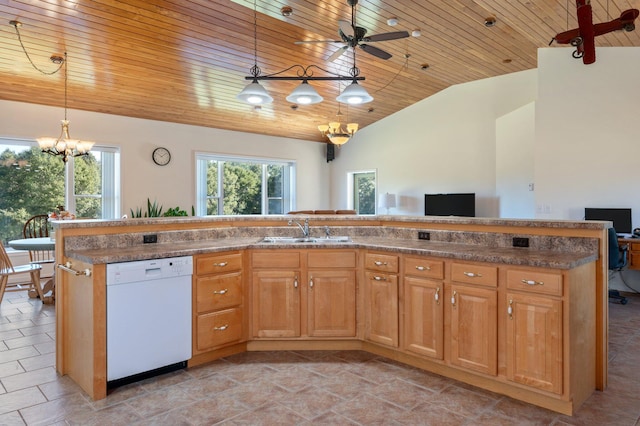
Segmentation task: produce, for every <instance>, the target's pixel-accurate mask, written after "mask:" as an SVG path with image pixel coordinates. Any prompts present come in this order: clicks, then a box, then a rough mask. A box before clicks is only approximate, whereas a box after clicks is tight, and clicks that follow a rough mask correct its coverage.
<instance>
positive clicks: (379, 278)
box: [373, 275, 387, 281]
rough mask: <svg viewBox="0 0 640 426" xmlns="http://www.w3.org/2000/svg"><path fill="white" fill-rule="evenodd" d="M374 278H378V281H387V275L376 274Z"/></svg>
mask: <svg viewBox="0 0 640 426" xmlns="http://www.w3.org/2000/svg"><path fill="white" fill-rule="evenodd" d="M373 279H374V280H376V281H386V280H387V277H379V276H377V275H374V276H373Z"/></svg>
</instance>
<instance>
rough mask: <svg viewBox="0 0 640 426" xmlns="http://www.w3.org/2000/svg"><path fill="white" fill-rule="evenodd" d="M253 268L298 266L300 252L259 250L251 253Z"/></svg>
mask: <svg viewBox="0 0 640 426" xmlns="http://www.w3.org/2000/svg"><path fill="white" fill-rule="evenodd" d="M251 266H253V267H254V268H300V253H298V252H295V253H294V252H287V251H282V250H273V251H259V252H254V253H252V255H251Z"/></svg>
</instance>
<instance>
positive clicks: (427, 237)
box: [418, 231, 431, 240]
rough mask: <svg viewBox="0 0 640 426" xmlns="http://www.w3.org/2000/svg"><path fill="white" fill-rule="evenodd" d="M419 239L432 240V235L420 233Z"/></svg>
mask: <svg viewBox="0 0 640 426" xmlns="http://www.w3.org/2000/svg"><path fill="white" fill-rule="evenodd" d="M418 239H419V240H430V239H431V233H430V232H425V231H418Z"/></svg>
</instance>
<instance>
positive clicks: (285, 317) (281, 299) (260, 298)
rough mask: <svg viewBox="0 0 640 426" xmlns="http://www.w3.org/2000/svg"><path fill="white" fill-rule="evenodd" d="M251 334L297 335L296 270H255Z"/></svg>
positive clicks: (298, 307) (268, 335)
mask: <svg viewBox="0 0 640 426" xmlns="http://www.w3.org/2000/svg"><path fill="white" fill-rule="evenodd" d="M252 301H253V306H252V310H253V312H252V320H253V321H252V330H253V335H254V337H300V289H299V272H297V271H255V272H254V273H253V287H252Z"/></svg>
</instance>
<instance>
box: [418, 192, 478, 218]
mask: <svg viewBox="0 0 640 426" xmlns="http://www.w3.org/2000/svg"><path fill="white" fill-rule="evenodd" d="M424 214H425V216H467V217H474V216H475V215H476V194H475V193H473V192H471V193H461V194H425V195H424Z"/></svg>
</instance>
